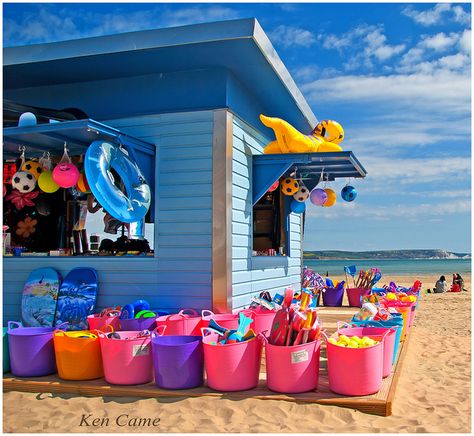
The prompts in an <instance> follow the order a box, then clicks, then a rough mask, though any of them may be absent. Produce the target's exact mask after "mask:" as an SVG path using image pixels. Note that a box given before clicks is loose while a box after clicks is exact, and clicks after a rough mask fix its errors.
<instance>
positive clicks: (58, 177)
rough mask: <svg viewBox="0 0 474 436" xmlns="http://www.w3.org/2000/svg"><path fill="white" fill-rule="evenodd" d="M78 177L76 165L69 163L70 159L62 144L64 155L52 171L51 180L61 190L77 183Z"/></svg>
mask: <svg viewBox="0 0 474 436" xmlns="http://www.w3.org/2000/svg"><path fill="white" fill-rule="evenodd" d="M80 175H81V173H80V172H79V170H78V169H77V167H76V165H74V164H73V163H72V162H71V158H70V157H69V155H68V154H67V148H66V143H64V154H63V157H62V158H61V160H60V161H59V163H58V164H57V165H56V167H55V168H54V170H53V180H54V181H55V182H56V183H57V184H58V185H59V186H60V187H61V188H71V187H73V186H74V185H75V184H76V183H77V181H78V180H79V177H80Z"/></svg>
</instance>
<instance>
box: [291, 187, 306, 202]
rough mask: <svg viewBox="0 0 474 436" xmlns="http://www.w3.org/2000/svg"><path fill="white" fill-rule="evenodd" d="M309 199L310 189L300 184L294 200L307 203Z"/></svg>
mask: <svg viewBox="0 0 474 436" xmlns="http://www.w3.org/2000/svg"><path fill="white" fill-rule="evenodd" d="M308 197H309V189H308V188H307V187H306V186H305V185H303V183H301V182H300V187H299V189H298V191H297V192H296V194H294V195H293V198H294V199H295V200H296V201H299V202H305V201H306V200H307V199H308Z"/></svg>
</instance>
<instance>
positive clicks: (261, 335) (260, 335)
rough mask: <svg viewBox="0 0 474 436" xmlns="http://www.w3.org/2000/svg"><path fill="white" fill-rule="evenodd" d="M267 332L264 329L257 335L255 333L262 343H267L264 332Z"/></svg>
mask: <svg viewBox="0 0 474 436" xmlns="http://www.w3.org/2000/svg"><path fill="white" fill-rule="evenodd" d="M266 332H267V330H264V331H262V332H260V333H259V334H258V335H257V338H259V339H260V340H261V341H262V343H263V344H265V345H266V344H269V342H268V338H267V337H266V336H265V333H266Z"/></svg>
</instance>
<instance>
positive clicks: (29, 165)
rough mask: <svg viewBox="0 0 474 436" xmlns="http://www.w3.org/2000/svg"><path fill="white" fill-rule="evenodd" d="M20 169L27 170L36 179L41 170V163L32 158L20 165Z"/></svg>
mask: <svg viewBox="0 0 474 436" xmlns="http://www.w3.org/2000/svg"><path fill="white" fill-rule="evenodd" d="M21 170H22V171H28V172H29V173H31V174H33V176H35V179H36V180H38V177H39V176H40V175H41V173H42V172H43V168H41V165H40V164H39V162H35V161H34V160H28V161H26V162H25V163H24V164H23V165H22V166H21Z"/></svg>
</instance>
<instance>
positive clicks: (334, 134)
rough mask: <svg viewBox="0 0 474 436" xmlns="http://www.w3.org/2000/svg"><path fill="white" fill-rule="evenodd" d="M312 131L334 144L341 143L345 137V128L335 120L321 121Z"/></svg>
mask: <svg viewBox="0 0 474 436" xmlns="http://www.w3.org/2000/svg"><path fill="white" fill-rule="evenodd" d="M312 133H313V134H314V135H316V136H319V137H321V138H324V140H325V141H328V142H333V143H334V144H340V143H341V142H342V141H343V139H344V129H343V128H342V126H341V125H340V124H339V123H338V122H337V121H334V120H323V121H320V122H319V123H318V124H317V126H316V127H315V128H314V130H313V132H312Z"/></svg>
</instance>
